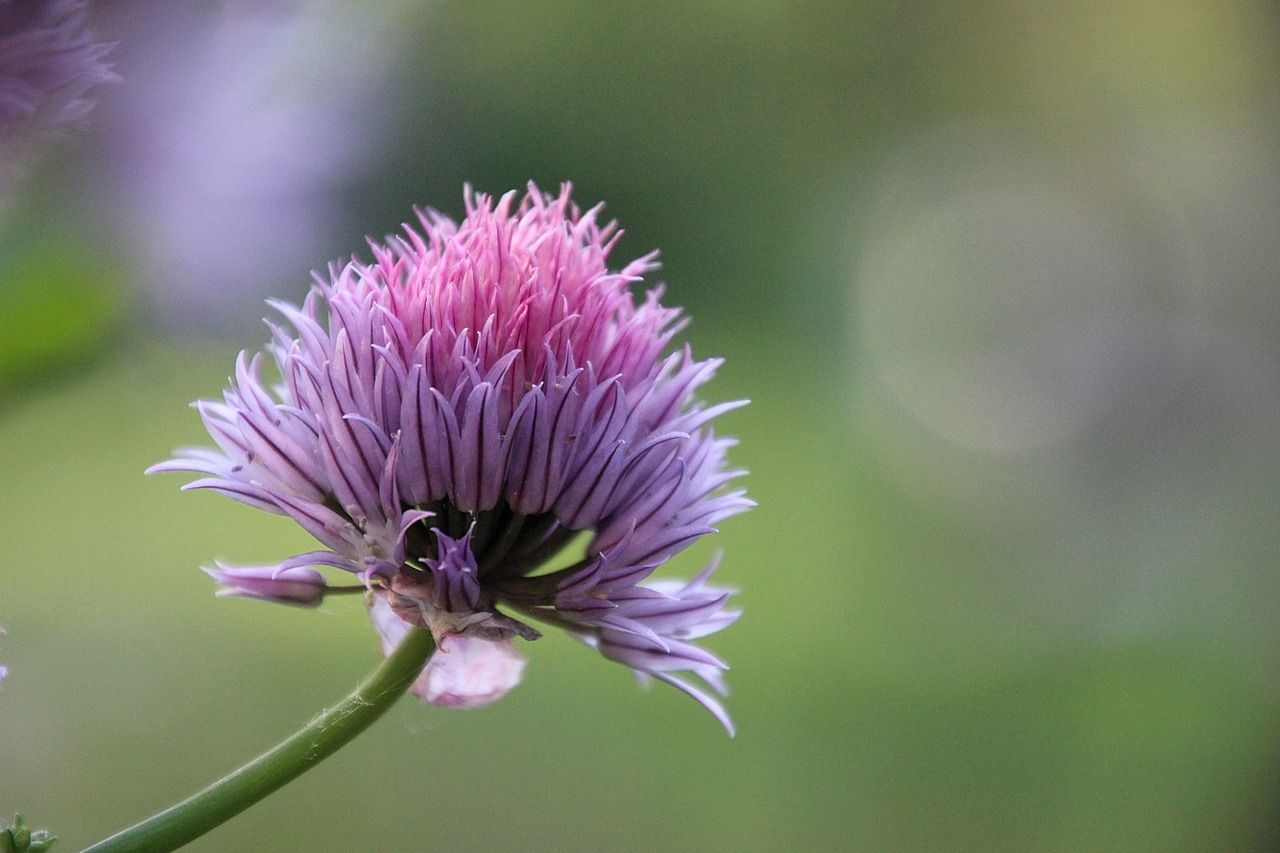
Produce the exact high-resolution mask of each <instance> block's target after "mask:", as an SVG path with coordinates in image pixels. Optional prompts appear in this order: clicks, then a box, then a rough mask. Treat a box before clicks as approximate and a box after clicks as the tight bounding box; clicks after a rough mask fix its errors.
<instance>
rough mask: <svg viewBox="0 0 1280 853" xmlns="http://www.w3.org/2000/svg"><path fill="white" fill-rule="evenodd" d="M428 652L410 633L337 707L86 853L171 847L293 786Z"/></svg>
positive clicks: (364, 721) (428, 642)
mask: <svg viewBox="0 0 1280 853" xmlns="http://www.w3.org/2000/svg"><path fill="white" fill-rule="evenodd" d="M434 651H435V640H434V639H433V638H432V636H431V632H429V631H426V630H422V629H419V628H411V629H410V630H409V631H407V632H406V633H405V635H404V637H403V639H401V641H400V643H399V645H397V646H396V648H395V650H394V651H393V652H392V653H391V654H390V655H389V656H388V657H387V658H386V660H384V661H383V662H382V663H381V664H380V665H379V666H378V668H377V669H375V670H374V671H373V672H372V673H371V674H370V675H369V677H368V678H366V679H365V680H364V682H362V683H361V684H360V686H359V687H357V688H356V689H355V690H354V691H352V693H351V694H350V695H349V696H347V697H346V698H345V699H344V700H343V701H342V702H341V703H339V704H338V705H335V706H334V707H332V708H330V709H328V710H327V711H325V712H324V713H322V714H320V715H319V716H317V717H316V718H315V719H314V720H312V721H311V722H310V723H308V724H307V726H306V727H304V728H303V729H302V730H300V731H299V732H297V733H296V734H294V735H293V736H291V737H290V738H288V739H287V740H285V741H283V742H281V743H280V744H278V745H277V746H275V747H273V748H272V749H271V750H269V751H267V752H265V753H263V754H262V755H260V756H258V757H257V758H255V759H253V760H252V761H250V762H249V763H248V764H246V765H244V766H243V767H241V768H240V769H239V770H236V771H234V772H233V773H231V774H229V775H227V776H225V777H223V778H222V779H219V780H218V781H217V782H214V783H213V784H212V785H210V786H209V787H207V788H205V789H204V790H202V791H200V792H199V793H196V794H193V795H192V796H190V797H188V798H187V799H185V800H183V801H182V802H180V803H178V804H176V805H174V806H171V807H170V808H168V809H165V810H164V811H162V812H160V813H159V814H157V815H154V816H153V817H150V818H147V819H146V820H144V821H142V822H141V823H138V824H135V825H134V826H131V827H129V828H128V829H125V830H123V831H121V832H119V833H116V834H115V835H113V836H111V837H110V838H108V839H106V840H104V841H100V842H98V843H97V844H95V845H93V846H92V847H89V848H87V850H86V851H85V853H132V851H143V850H145V851H154V853H163V851H169V850H176V849H178V848H179V847H181V846H182V845H184V844H187V843H188V842H190V841H192V840H194V839H196V838H199V837H200V836H201V835H203V834H205V833H206V832H208V831H209V830H211V829H213V828H214V827H216V826H218V825H219V824H221V823H223V822H225V821H227V820H229V819H230V818H232V817H235V816H236V815H237V814H239V813H240V812H242V811H244V810H245V809H247V808H249V806H251V805H253V804H254V803H256V802H258V801H259V800H261V799H263V798H264V797H266V796H267V795H268V794H271V793H272V792H273V791H275V790H277V789H278V788H281V787H283V786H284V785H285V784H287V783H289V782H291V781H293V780H294V779H296V778H297V777H298V776H301V775H302V774H303V773H305V772H306V771H307V770H310V769H311V768H312V767H314V766H316V765H317V764H319V763H320V762H321V761H323V760H324V759H325V758H328V757H329V756H330V755H332V754H333V753H335V752H337V751H338V749H339V748H340V747H342V746H343V745H344V744H346V743H347V742H348V741H350V740H352V739H353V738H354V737H355V736H356V735H358V734H360V733H361V732H363V731H364V730H365V729H366V728H368V727H369V726H370V725H372V724H373V722H374V721H375V720H377V719H378V718H379V717H381V716H382V715H383V714H385V713H386V712H387V709H389V708H390V707H391V706H392V705H394V704H395V702H396V700H397V699H399V698H400V696H401V695H403V694H404V693H405V691H407V690H408V689H409V686H410V685H411V684H412V683H413V681H414V679H416V678H417V677H418V674H419V673H420V672H421V671H422V668H423V666H424V665H425V664H426V662H427V660H428V659H429V658H430V657H431V654H432V652H434Z"/></svg>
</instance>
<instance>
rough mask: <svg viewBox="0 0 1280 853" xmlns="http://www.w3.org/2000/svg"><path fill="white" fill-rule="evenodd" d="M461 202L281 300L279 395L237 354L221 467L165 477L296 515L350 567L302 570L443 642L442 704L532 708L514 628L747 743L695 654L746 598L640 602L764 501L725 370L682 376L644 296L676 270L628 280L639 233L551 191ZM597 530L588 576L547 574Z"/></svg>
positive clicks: (637, 268) (204, 410)
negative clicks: (667, 572) (729, 432)
mask: <svg viewBox="0 0 1280 853" xmlns="http://www.w3.org/2000/svg"><path fill="white" fill-rule="evenodd" d="M466 205H467V215H466V218H465V219H464V220H463V221H462V222H461V223H459V224H455V223H454V222H452V221H451V220H449V219H447V218H445V217H444V216H442V215H440V214H438V213H435V212H434V211H428V212H425V213H422V214H420V215H419V219H420V221H421V226H422V233H419V232H417V231H415V230H414V229H413V228H410V227H406V228H405V231H404V234H403V235H402V236H399V237H393V238H390V239H389V240H388V241H387V242H386V244H385V245H379V244H376V243H371V244H370V245H371V249H372V252H373V256H374V261H373V263H372V264H363V263H359V262H355V261H353V262H352V263H351V264H349V265H348V266H346V267H345V268H343V269H337V268H336V267H335V268H332V269H331V270H330V276H329V280H322V279H320V278H317V282H316V285H315V287H314V289H313V290H312V292H311V293H310V295H309V296H308V297H307V299H306V301H305V302H304V304H303V306H302V307H301V309H299V308H295V307H293V306H290V305H287V304H283V303H275V307H276V309H277V310H279V311H280V313H281V314H282V315H283V316H284V317H285V318H286V319H287V320H288V321H289V323H290V324H291V325H292V326H293V330H292V331H287V330H286V329H284V328H281V327H279V326H275V325H272V330H273V332H274V338H275V340H274V345H273V346H272V347H271V354H272V355H273V356H274V358H275V361H276V364H277V365H278V367H279V370H280V374H281V376H282V378H283V381H282V383H281V384H279V385H276V386H271V390H268V386H267V385H266V384H265V383H264V381H263V379H262V377H261V367H262V357H261V355H255V356H253V357H252V358H247V357H245V356H244V354H241V357H240V359H239V360H238V362H237V366H236V375H235V379H234V380H233V382H232V385H231V387H230V388H228V390H227V391H226V393H225V395H224V401H223V402H221V403H216V402H208V401H203V402H200V403H199V404H198V407H199V410H200V413H201V415H202V417H203V419H204V423H205V426H206V427H207V428H208V430H209V433H210V435H211V436H212V437H213V439H214V441H215V442H216V443H217V444H218V447H219V449H218V450H216V451H215V450H206V449H187V450H181V451H179V453H180V456H181V458H178V459H175V460H172V461H170V462H166V463H163V464H161V465H157V466H155V467H154V468H153V469H151V470H153V471H169V470H185V471H195V472H199V473H202V474H205V475H207V476H206V477H204V478H203V479H199V480H196V481H195V482H193V483H190V484H188V486H187V487H186V488H211V489H214V490H215V491H218V492H221V493H223V494H225V495H228V496H230V497H232V498H234V499H236V500H238V501H241V502H244V503H247V504H249V505H251V506H255V507H259V508H261V509H266V510H269V511H272V512H277V513H281V514H284V515H288V516H290V517H292V518H293V519H295V520H296V521H297V522H298V523H299V524H300V525H302V526H303V527H304V528H305V529H306V530H308V531H309V532H310V533H311V534H312V535H314V536H315V537H316V538H317V539H319V540H320V541H321V542H322V543H324V544H325V545H326V546H328V548H330V549H331V550H330V551H324V552H311V553H309V554H304V555H299V556H298V557H295V558H292V559H291V560H289V561H287V562H286V563H285V564H283V566H282V568H283V569H285V570H292V569H294V568H296V567H298V566H304V565H312V564H323V565H329V566H337V567H340V568H343V569H346V570H348V571H351V572H353V573H356V574H358V575H359V576H360V577H361V578H363V579H364V580H365V582H366V583H367V584H368V585H369V588H370V590H371V593H372V595H371V598H370V600H371V611H372V616H373V619H374V623H375V625H376V626H377V628H378V630H379V633H380V634H381V636H382V638H383V643H384V647H390V646H391V645H393V644H394V642H395V641H396V640H397V639H398V635H399V634H402V633H403V631H404V630H405V627H404V626H406V625H408V624H412V625H418V626H421V627H425V628H427V629H430V630H431V631H432V632H433V634H435V636H436V638H437V642H438V645H439V653H438V654H437V655H436V656H435V657H434V658H433V660H432V663H431V664H430V665H428V667H427V669H426V670H425V671H424V673H423V676H422V677H421V678H420V679H419V682H418V684H417V685H415V691H416V692H417V694H418V695H419V696H421V697H423V698H424V699H426V700H427V701H432V702H438V703H440V704H446V705H454V706H463V707H467V706H472V705H479V704H485V703H487V702H489V701H492V700H494V699H497V698H498V697H499V696H501V695H502V694H503V693H505V692H506V691H507V690H509V689H510V688H511V687H513V686H514V685H515V684H516V682H517V681H518V680H519V677H520V671H521V669H522V667H523V663H522V662H521V661H520V660H519V657H518V656H517V655H516V653H515V651H514V649H513V648H512V645H511V640H512V638H513V637H514V636H517V635H518V636H520V637H523V638H526V639H532V638H535V637H537V636H538V632H537V631H535V630H534V629H533V628H532V627H530V626H529V625H527V624H526V623H525V622H523V621H520V620H519V619H517V618H516V617H517V616H519V617H525V618H533V619H537V620H540V621H543V622H547V623H549V624H552V625H557V626H559V627H561V628H563V629H565V630H566V631H569V632H570V633H571V634H574V635H575V636H577V637H579V638H580V639H582V640H584V641H585V642H587V643H588V644H589V645H592V646H594V647H595V648H597V649H598V650H599V651H600V652H601V654H603V655H604V656H605V657H607V658H609V659H610V660H614V661H617V662H620V663H622V664H625V665H626V666H628V667H630V668H631V669H633V670H634V671H635V672H637V673H638V674H640V675H641V676H642V677H649V676H651V677H653V678H656V679H658V680H661V681H664V682H666V683H669V684H673V685H675V686H676V687H678V688H680V689H681V690H683V691H685V692H686V693H688V694H689V695H690V696H692V697H694V698H695V699H697V700H698V701H699V702H701V703H702V704H703V705H704V706H706V707H707V708H708V709H709V710H710V711H711V712H712V713H713V714H714V715H715V716H716V717H717V719H719V720H720V721H721V723H722V724H723V725H724V726H725V727H726V728H727V729H728V730H729V731H730V732H732V724H731V723H730V721H729V719H728V716H727V715H726V714H725V712H724V709H723V708H722V707H721V705H720V703H719V702H718V701H717V700H716V699H715V698H714V697H713V696H712V695H711V694H710V693H708V692H707V691H704V690H702V689H700V688H699V687H697V686H695V684H694V683H692V682H691V681H689V680H687V679H686V674H688V675H692V676H694V677H696V678H699V679H701V680H702V681H703V682H705V683H706V684H707V685H708V686H709V687H710V688H711V690H712V691H714V692H718V693H721V694H723V693H724V692H725V687H724V683H723V681H722V679H721V671H722V670H723V669H725V668H726V667H725V664H724V663H722V662H721V661H720V660H719V659H718V658H716V657H715V656H714V655H712V654H710V653H709V652H707V651H706V650H705V649H703V648H701V647H700V646H698V645H696V644H695V643H694V642H693V641H695V640H697V639H699V638H701V637H703V636H705V635H707V634H710V633H713V632H715V631H718V630H720V629H721V628H723V627H725V626H727V625H728V624H730V623H731V622H733V621H734V619H736V618H737V616H738V613H737V612H736V611H733V610H728V609H726V607H725V604H726V601H727V599H728V597H729V595H730V591H729V590H726V589H719V588H715V587H710V586H707V585H706V579H707V577H708V576H709V575H710V573H711V571H712V569H713V568H714V565H713V566H712V567H709V568H708V569H707V570H706V571H705V572H704V573H703V574H702V575H701V576H700V577H699V578H697V579H696V580H694V581H693V582H692V583H688V584H679V583H671V582H661V581H659V582H652V583H648V584H645V583H642V582H643V581H645V580H646V579H647V578H648V577H649V575H650V574H651V573H652V572H653V571H654V569H655V568H656V567H658V566H659V565H661V564H662V563H664V562H666V560H667V559H669V558H670V557H671V556H672V555H674V554H675V553H676V552H678V551H680V550H682V549H683V548H685V547H686V546H688V545H689V544H691V543H692V542H694V541H695V540H697V539H698V538H699V537H701V536H702V535H704V534H706V533H711V532H714V528H713V527H712V525H713V524H715V523H716V522H717V521H718V520H720V519H723V518H726V517H728V516H730V515H734V514H736V513H738V512H741V511H743V510H745V509H746V508H748V507H749V506H751V505H752V502H751V501H749V500H748V499H747V498H746V497H745V495H744V493H743V492H741V491H728V492H726V491H725V490H724V489H723V488H722V487H724V486H725V485H726V484H727V483H729V482H730V481H731V480H733V479H734V478H736V477H737V476H739V474H741V473H742V472H740V471H735V470H728V469H727V468H726V464H725V452H726V450H727V449H728V448H729V447H730V446H731V445H732V444H733V443H734V442H733V441H731V440H729V439H724V438H717V437H716V436H715V435H714V434H713V432H712V430H711V428H710V427H709V426H708V423H709V422H710V421H711V420H712V419H713V418H715V417H716V416H718V415H720V414H722V413H724V412H726V411H729V410H730V409H734V408H737V407H738V406H740V405H742V403H741V402H732V403H722V404H719V405H715V406H709V407H704V406H703V405H701V404H699V403H698V402H697V401H696V400H695V396H694V395H695V391H696V390H697V389H698V387H699V386H701V385H702V384H703V383H705V382H706V381H707V380H709V379H710V378H711V376H712V374H713V373H714V372H715V370H716V368H717V366H718V365H719V364H720V362H719V361H718V360H710V361H695V360H694V358H693V356H692V355H691V353H690V351H689V349H688V347H687V346H686V347H685V348H683V349H682V350H680V351H678V352H675V353H673V354H670V355H667V356H663V355H662V352H663V350H664V349H666V347H667V345H668V344H669V343H670V341H671V339H672V338H673V336H674V335H675V334H676V333H677V332H678V331H679V330H680V328H681V327H682V326H683V325H684V323H683V321H682V320H681V319H680V312H679V310H678V309H670V308H665V307H663V306H662V305H661V303H660V302H659V297H660V295H661V288H660V287H659V288H655V289H653V290H650V291H649V292H648V293H647V295H646V296H645V297H644V299H642V300H639V301H637V300H636V298H635V297H634V296H633V295H632V293H631V290H630V286H631V285H632V284H633V283H636V282H639V281H641V280H642V277H643V275H644V274H645V273H647V272H649V271H651V270H653V269H655V268H656V266H657V265H656V263H655V257H656V254H651V255H647V256H645V257H643V258H640V259H638V260H635V261H632V262H631V263H629V264H627V265H626V266H624V267H623V268H622V269H621V270H620V271H618V272H612V271H610V270H609V269H608V268H607V267H606V261H607V258H608V255H609V253H610V251H611V249H612V248H613V246H614V244H615V242H616V240H617V238H618V236H619V234H620V232H619V231H618V230H617V228H616V224H615V223H612V222H610V223H608V224H603V225H602V224H600V223H598V221H597V216H598V213H599V208H594V209H592V210H590V211H587V212H586V213H582V212H580V211H579V210H578V208H577V207H576V206H574V205H573V204H572V203H571V201H570V197H569V188H568V186H565V187H564V188H563V189H562V191H561V193H560V195H559V196H558V197H552V196H544V195H543V194H542V193H540V192H539V191H538V190H537V188H536V187H533V186H532V185H531V186H530V188H529V191H528V193H527V194H526V195H525V196H524V197H523V199H520V200H518V201H517V195H516V193H514V192H513V193H508V194H507V195H505V196H503V197H502V198H501V199H500V200H498V201H497V202H496V203H495V202H494V200H493V199H491V198H490V197H488V196H485V195H472V194H471V193H470V191H469V190H468V192H467V197H466ZM579 531H590V540H589V542H588V544H587V547H586V552H585V554H584V555H583V556H582V557H581V558H580V559H578V560H577V561H576V562H573V563H572V564H571V565H569V566H567V567H565V568H562V569H560V570H558V571H553V572H549V573H544V574H534V572H536V570H538V569H539V568H540V567H541V566H543V565H544V564H545V563H546V562H547V561H548V560H549V559H550V558H551V557H552V556H553V555H555V554H556V553H557V552H559V551H560V550H561V549H563V548H565V547H566V546H567V545H568V544H569V543H570V541H571V540H572V539H574V538H575V536H577V535H578V533H579ZM223 571H224V572H225V571H227V570H225V569H224V570H223ZM228 579H229V580H231V585H232V587H233V588H235V587H236V586H238V585H239V584H240V581H239V579H233V578H228ZM509 614H514V615H509Z"/></svg>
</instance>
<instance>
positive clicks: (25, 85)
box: [0, 0, 114, 140]
mask: <svg viewBox="0 0 1280 853" xmlns="http://www.w3.org/2000/svg"><path fill="white" fill-rule="evenodd" d="M84 18H85V3H84V2H83V0H0V140H3V139H5V138H7V137H9V136H10V134H12V133H13V132H14V129H15V128H16V127H17V126H18V125H19V124H20V123H22V122H23V121H25V120H27V119H30V118H33V117H37V116H39V117H41V118H42V119H43V120H44V121H46V122H47V123H48V124H50V125H59V124H67V123H69V122H73V121H76V120H78V119H80V118H83V117H84V115H85V114H86V113H88V112H89V110H90V109H92V108H93V101H92V100H91V99H89V98H88V97H87V95H88V92H89V90H90V89H92V88H93V87H94V86H95V85H97V84H99V83H105V82H107V81H109V80H111V79H113V76H114V75H112V73H111V69H110V67H109V66H108V65H107V63H106V62H105V61H104V58H105V57H106V55H107V53H108V52H109V51H110V50H111V47H112V46H111V45H109V44H100V43H98V42H95V41H94V40H93V36H92V35H91V34H90V33H89V31H88V30H87V29H85V26H84Z"/></svg>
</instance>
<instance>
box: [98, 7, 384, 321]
mask: <svg viewBox="0 0 1280 853" xmlns="http://www.w3.org/2000/svg"><path fill="white" fill-rule="evenodd" d="M115 12H116V15H115V16H114V17H113V18H112V20H111V21H110V23H111V24H112V25H114V26H115V27H116V28H117V29H118V30H119V31H120V32H121V33H122V37H123V38H125V39H127V40H128V43H129V55H128V57H127V60H128V63H129V64H128V67H127V68H126V73H127V75H128V78H129V86H128V87H121V88H120V89H119V91H118V92H116V93H115V97H113V99H112V102H111V103H110V104H107V105H106V107H107V109H106V111H105V116H104V122H103V127H104V134H103V136H104V144H103V146H102V148H101V151H100V156H99V159H98V162H97V170H96V176H97V179H98V181H99V186H98V193H99V204H100V206H101V207H102V209H103V210H104V214H105V213H106V212H107V211H109V212H110V213H109V215H110V216H111V217H112V218H122V224H123V225H124V228H122V236H123V237H124V238H125V239H126V240H127V241H128V245H129V248H130V250H131V253H132V254H133V255H134V256H135V257H136V259H137V261H138V262H139V266H140V268H141V272H142V277H141V284H142V285H143V287H145V288H146V290H147V296H148V299H149V302H150V303H151V307H152V308H153V310H155V311H156V312H157V314H158V315H159V319H160V321H161V322H162V323H164V324H165V325H167V326H169V327H171V328H173V329H176V330H179V331H182V332H190V331H192V330H198V331H201V332H205V333H208V332H214V333H220V334H226V333H228V332H234V333H237V334H238V333H239V332H240V331H241V330H242V329H243V328H244V327H245V326H246V325H247V324H249V323H256V320H257V318H256V316H254V315H253V314H250V313H246V310H245V309H246V307H247V306H251V305H257V304H258V303H259V300H261V299H264V298H266V297H267V296H270V295H273V294H279V293H280V292H281V289H282V287H283V286H285V285H288V284H289V283H290V282H293V281H295V280H298V279H297V274H298V271H299V270H303V269H307V268H308V267H309V265H310V264H311V263H313V261H314V259H315V258H316V257H317V256H321V257H325V258H328V257H330V255H329V252H330V251H331V250H330V249H328V248H327V247H329V246H331V245H332V240H333V237H334V235H335V232H337V231H338V230H339V229H340V228H341V227H342V225H343V223H344V216H345V214H346V211H347V208H348V207H349V204H350V198H351V197H352V195H351V194H349V193H345V192H344V190H345V188H347V187H348V186H350V185H351V184H353V183H355V182H357V181H358V180H360V179H361V178H362V177H363V176H364V174H365V173H366V171H367V170H368V169H369V168H370V167H371V166H372V165H373V164H376V163H377V162H378V151H377V145H378V142H379V140H380V139H383V138H385V130H386V125H387V123H388V122H389V121H390V119H391V115H392V110H391V108H390V104H389V100H390V99H389V96H388V93H389V92H390V91H391V88H392V87H391V86H390V85H389V83H388V79H387V78H388V77H390V76H391V75H390V70H391V68H392V66H393V64H394V62H395V61H396V57H397V55H398V54H397V51H398V48H399V44H400V42H399V41H398V39H399V38H400V37H401V36H400V34H398V33H397V32H396V31H395V29H394V27H395V21H396V20H397V16H396V15H394V14H389V13H388V9H386V8H383V9H382V13H379V14H369V13H368V11H367V10H365V9H363V8H362V7H360V6H358V5H352V4H344V3H335V2H312V3H296V2H288V3H216V4H190V3H170V2H165V0H149V2H148V0H139V1H138V2H134V3H130V4H127V5H122V6H121V7H119V8H118V9H116V10H115ZM355 56H358V57H359V60H358V61H353V60H352V57H355ZM122 200H123V202H122Z"/></svg>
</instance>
